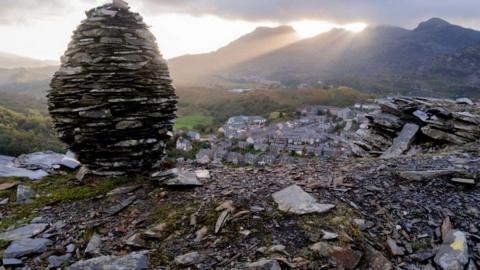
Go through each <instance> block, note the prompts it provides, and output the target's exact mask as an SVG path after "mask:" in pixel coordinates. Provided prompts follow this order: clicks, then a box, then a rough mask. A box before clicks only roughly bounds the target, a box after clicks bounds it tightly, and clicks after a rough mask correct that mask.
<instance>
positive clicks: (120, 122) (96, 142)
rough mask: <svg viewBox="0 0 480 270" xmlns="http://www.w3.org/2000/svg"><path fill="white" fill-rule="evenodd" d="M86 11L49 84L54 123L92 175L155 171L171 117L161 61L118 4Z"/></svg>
mask: <svg viewBox="0 0 480 270" xmlns="http://www.w3.org/2000/svg"><path fill="white" fill-rule="evenodd" d="M86 14H87V19H86V20H84V21H83V22H82V23H81V24H80V26H78V28H77V29H76V30H75V31H74V34H73V37H72V41H71V43H70V44H69V46H68V49H67V51H66V52H65V55H64V56H63V57H62V65H61V68H60V69H59V70H58V72H56V73H55V75H54V78H53V80H52V82H51V90H50V92H49V95H48V98H49V111H50V114H51V116H52V118H53V122H54V127H55V129H56V131H57V133H58V135H59V137H60V139H61V140H62V141H63V142H65V143H66V144H67V145H68V146H69V148H70V150H72V151H73V152H75V153H76V154H77V158H78V160H79V161H80V162H81V163H82V164H83V165H84V166H85V167H86V168H88V169H89V171H90V172H91V173H92V174H95V175H105V176H117V175H124V174H131V173H135V174H137V173H142V174H148V175H154V174H155V173H156V172H158V171H161V170H162V168H161V164H162V158H163V157H164V152H165V142H166V141H167V140H168V139H169V137H170V135H169V134H170V133H169V131H171V130H172V124H173V120H174V118H175V114H176V104H177V97H176V95H175V89H174V87H173V86H172V81H171V79H170V75H169V71H168V67H167V64H166V62H165V61H164V60H163V58H162V56H161V54H160V52H159V50H158V46H157V44H156V41H155V37H154V36H153V35H152V34H151V33H150V31H149V30H148V27H147V25H146V24H145V23H144V22H143V19H142V17H141V16H140V15H139V14H138V13H133V12H130V11H129V7H128V6H127V5H126V3H125V2H123V1H120V0H115V1H113V3H112V4H106V5H104V6H101V7H98V8H95V9H92V10H90V11H88V12H87V13H86Z"/></svg>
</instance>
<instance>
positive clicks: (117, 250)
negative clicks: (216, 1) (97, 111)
mask: <svg viewBox="0 0 480 270" xmlns="http://www.w3.org/2000/svg"><path fill="white" fill-rule="evenodd" d="M479 146H480V144H479V143H474V144H469V145H465V146H462V147H454V148H449V149H444V150H442V151H438V152H436V153H432V154H428V155H420V156H417V157H408V158H397V159H388V160H383V159H376V158H365V159H349V160H330V161H324V160H316V161H313V160H312V161H309V162H308V163H305V162H301V163H298V164H291V165H282V166H276V167H264V168H254V167H246V168H231V167H223V166H220V167H204V168H199V167H195V168H194V167H184V168H180V169H184V170H191V171H194V170H198V169H206V170H208V171H209V173H210V178H204V177H205V175H202V177H203V179H200V181H201V182H202V183H203V186H200V187H196V188H187V187H183V188H179V187H177V188H167V187H162V186H160V185H158V184H157V183H151V182H145V181H144V180H143V179H134V178H120V179H117V180H105V179H90V181H88V182H86V183H79V182H78V181H77V180H75V177H74V174H73V173H65V174H64V175H54V176H49V177H47V178H45V179H43V180H40V181H37V182H34V183H32V184H31V182H28V181H27V180H22V179H3V180H0V184H2V183H3V184H5V183H12V181H13V180H15V181H19V182H20V184H21V185H27V184H28V185H30V186H31V187H32V188H33V190H34V191H35V192H36V194H37V196H36V198H34V199H32V201H30V202H29V204H24V205H16V204H15V203H8V202H7V203H6V204H4V205H0V218H1V222H0V231H7V233H3V234H0V239H2V238H3V239H4V240H1V241H0V250H3V251H2V253H3V257H4V259H3V266H0V269H3V268H6V269H10V268H14V267H16V266H18V267H19V269H22V267H23V268H24V269H45V268H50V269H57V268H60V269H63V268H66V269H101V268H99V267H100V266H99V265H110V266H111V267H113V268H112V269H184V268H190V269H378V270H380V269H420V270H423V269H468V270H473V269H476V267H478V266H480V232H479V229H480V186H479V185H478V173H479V171H480V150H479V149H480V148H479ZM203 174H205V172H203ZM452 179H453V181H452ZM460 182H473V183H476V184H471V183H470V184H468V183H460ZM292 185H294V186H293V188H292ZM0 187H1V186H0ZM285 188H288V189H287V190H285V191H283V192H282V193H277V192H279V191H281V190H283V189H285ZM0 190H1V188H0ZM303 191H304V192H306V193H304V192H303ZM273 194H276V195H275V196H273ZM2 198H9V199H10V202H13V201H14V199H15V188H10V189H6V190H4V191H0V201H1V200H2ZM298 202H301V203H302V204H300V205H295V204H296V203H298ZM317 202H318V203H317ZM278 203H280V208H281V210H280V209H279V204H278ZM288 204H291V205H290V206H289V205H288ZM330 204H331V205H334V206H335V207H334V208H333V209H329V208H330V207H328V205H330ZM285 205H287V206H286V207H285ZM295 212H297V213H295ZM300 212H302V213H304V212H313V213H305V214H298V213H300ZM33 218H35V219H33ZM32 219H33V220H32ZM32 222H33V223H32ZM28 224H30V225H28ZM25 225H27V227H23V228H22V226H25ZM16 228H20V230H18V229H17V230H16V231H13V232H12V231H11V230H12V229H16ZM7 258H9V259H7ZM92 258H93V259H92ZM0 265H1V264H0ZM2 267H3V268H2ZM89 267H90V268H89ZM122 267H123V268H122ZM102 269H103V268H102ZM109 269H110V268H109Z"/></svg>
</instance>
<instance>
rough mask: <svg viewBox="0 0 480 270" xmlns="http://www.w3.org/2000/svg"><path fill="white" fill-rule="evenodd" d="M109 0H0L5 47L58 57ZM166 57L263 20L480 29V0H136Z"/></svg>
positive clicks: (305, 31) (219, 42) (217, 43)
mask: <svg viewBox="0 0 480 270" xmlns="http://www.w3.org/2000/svg"><path fill="white" fill-rule="evenodd" d="M107 2H108V0H103V1H102V0H0V36H2V41H1V42H0V51H4V52H11V53H15V54H20V55H24V56H29V57H33V58H38V59H49V60H57V59H59V58H60V56H61V55H62V54H63V52H64V51H65V49H66V47H67V44H68V42H69V40H70V36H71V34H72V31H73V30H74V29H75V28H76V26H77V25H78V24H79V23H80V21H81V20H82V19H83V18H85V13H84V11H85V10H88V9H90V8H93V7H96V6H98V5H101V4H104V3H107ZM128 2H129V4H130V6H131V7H132V10H133V11H137V12H140V13H141V15H142V16H143V17H144V19H145V21H146V23H147V24H149V25H150V26H151V30H152V32H153V33H154V35H155V36H156V37H157V40H158V43H159V47H160V50H161V51H162V53H163V55H164V56H165V58H172V57H175V56H179V55H183V54H195V53H203V52H209V51H213V50H216V49H218V48H220V47H222V46H224V45H226V44H228V43H229V42H231V41H232V40H234V39H236V38H238V37H240V36H242V35H244V34H246V33H248V32H251V31H253V30H254V29H255V28H256V27H259V26H271V27H273V26H278V25H284V24H288V25H292V26H293V27H294V28H295V29H296V30H297V31H298V32H299V33H300V34H302V35H303V36H305V37H309V36H313V35H316V34H319V33H321V32H324V31H328V30H330V29H331V28H334V27H344V28H346V29H349V30H355V31H359V30H362V29H363V28H364V27H365V26H366V25H369V26H373V25H379V24H384V25H396V26H401V27H405V28H414V27H415V26H416V25H417V24H418V23H419V22H421V21H424V20H426V19H429V18H431V17H441V18H443V19H446V20H448V21H450V22H452V23H456V24H460V25H462V26H465V27H470V28H475V29H480V17H478V10H480V1H479V0H130V1H128Z"/></svg>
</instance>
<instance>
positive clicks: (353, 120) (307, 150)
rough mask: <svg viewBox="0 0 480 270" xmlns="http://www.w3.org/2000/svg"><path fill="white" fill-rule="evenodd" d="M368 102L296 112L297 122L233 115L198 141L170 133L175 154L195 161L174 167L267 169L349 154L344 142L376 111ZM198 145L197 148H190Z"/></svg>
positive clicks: (194, 135)
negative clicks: (306, 160)
mask: <svg viewBox="0 0 480 270" xmlns="http://www.w3.org/2000/svg"><path fill="white" fill-rule="evenodd" d="M378 109H379V106H378V105H376V104H374V103H366V104H355V105H354V106H352V107H345V108H340V107H333V106H322V105H313V106H306V107H303V108H299V109H298V110H297V115H298V116H299V117H297V118H295V119H291V120H288V121H272V122H269V121H267V119H266V118H264V117H261V116H233V117H231V118H230V119H228V121H227V122H226V123H225V124H224V125H223V126H222V127H221V128H219V130H218V133H217V134H209V135H206V136H201V134H200V133H199V132H197V131H194V130H178V131H176V132H175V134H174V138H175V139H176V150H177V151H181V152H185V153H187V152H191V151H195V150H197V151H196V153H194V154H195V160H193V159H185V158H182V157H180V158H178V159H177V160H176V161H177V162H179V163H192V162H196V163H199V164H217V165H220V164H230V165H235V166H245V165H259V166H263V165H273V164H289V163H292V162H299V161H302V160H305V159H311V158H317V159H322V158H325V159H332V158H334V159H336V158H347V157H349V156H351V155H352V151H351V149H350V143H349V142H350V141H351V140H352V139H353V138H356V137H358V135H357V134H356V132H357V131H358V130H359V129H360V128H363V129H365V128H367V127H368V119H367V118H366V115H367V114H368V113H369V112H372V111H375V110H378ZM199 142H201V145H202V146H201V147H200V148H199V149H198V148H197V147H194V145H195V144H198V143H199Z"/></svg>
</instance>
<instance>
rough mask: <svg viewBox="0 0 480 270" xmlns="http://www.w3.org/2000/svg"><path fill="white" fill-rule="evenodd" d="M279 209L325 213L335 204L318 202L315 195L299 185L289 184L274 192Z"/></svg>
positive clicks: (296, 212)
mask: <svg viewBox="0 0 480 270" xmlns="http://www.w3.org/2000/svg"><path fill="white" fill-rule="evenodd" d="M273 199H274V200H275V202H276V203H277V204H278V209H280V210H281V211H284V212H291V213H295V214H300V215H302V214H309V213H320V214H321V213H325V212H328V211H330V210H331V209H333V208H334V207H335V205H333V204H320V203H317V201H316V200H315V198H314V197H312V196H311V195H310V194H308V193H306V192H305V191H303V189H302V188H301V187H299V186H297V185H292V186H289V187H287V188H285V189H283V190H281V191H279V192H276V193H274V194H273Z"/></svg>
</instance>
